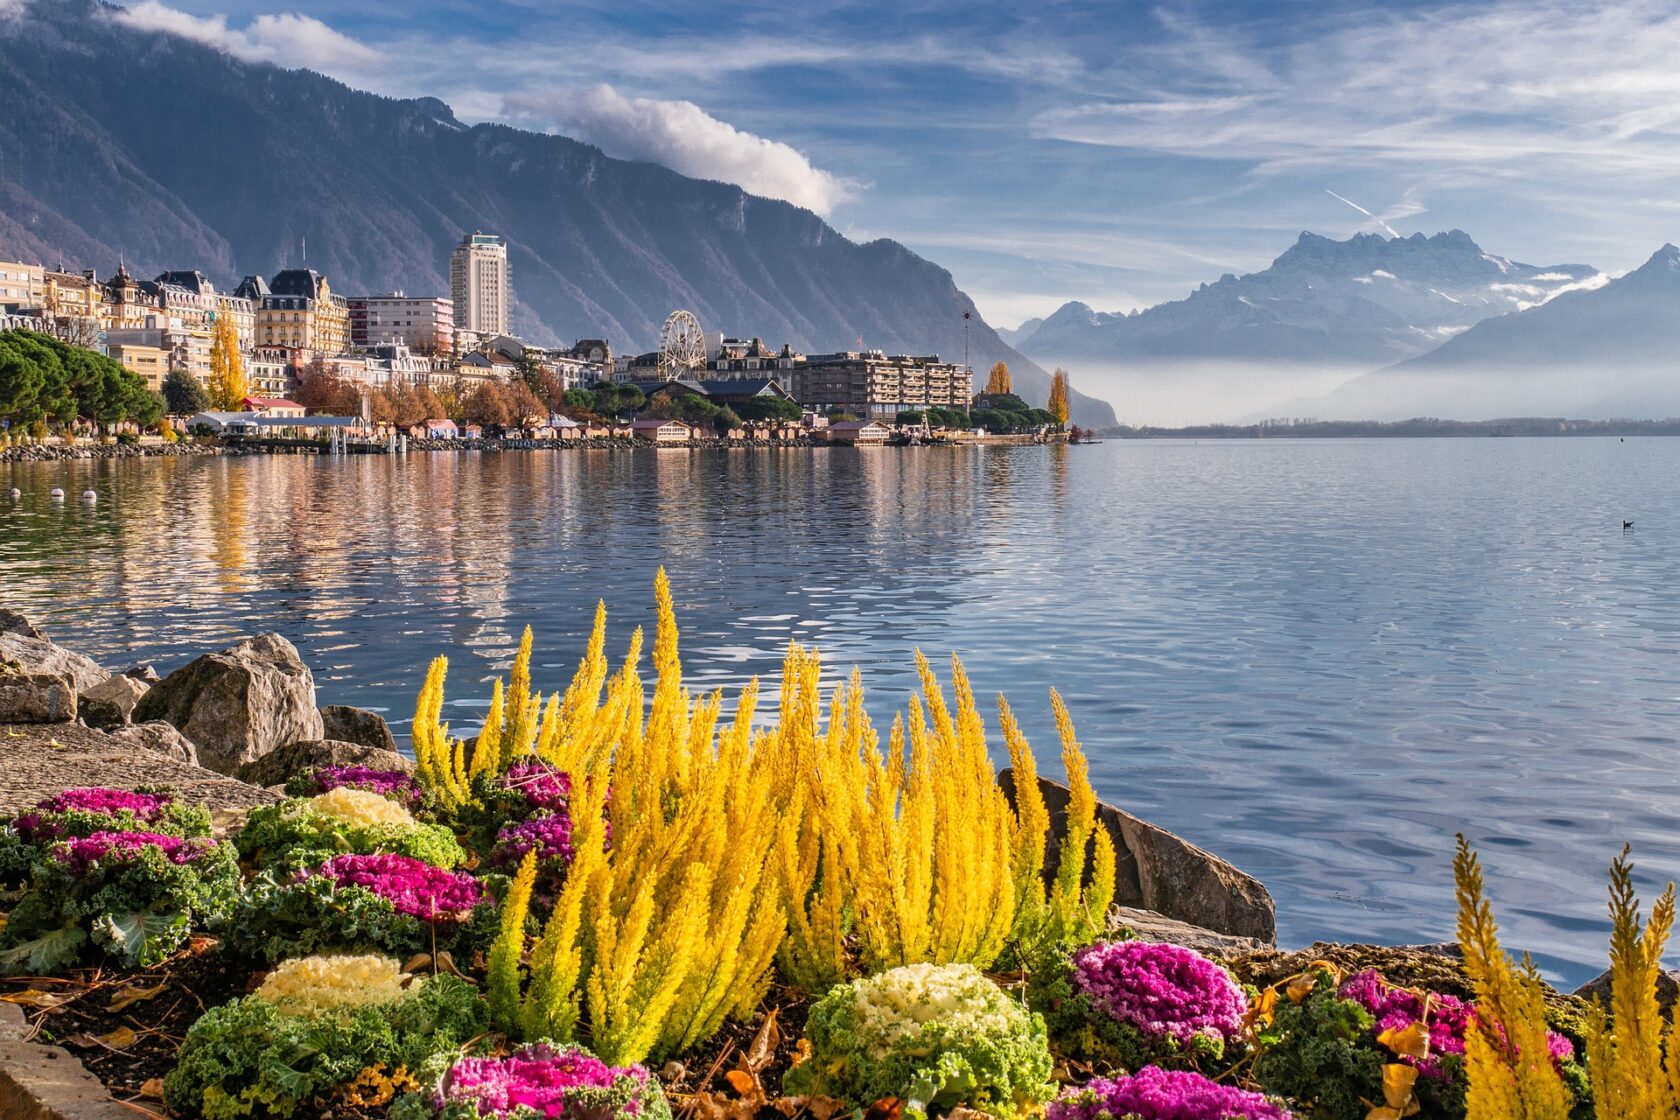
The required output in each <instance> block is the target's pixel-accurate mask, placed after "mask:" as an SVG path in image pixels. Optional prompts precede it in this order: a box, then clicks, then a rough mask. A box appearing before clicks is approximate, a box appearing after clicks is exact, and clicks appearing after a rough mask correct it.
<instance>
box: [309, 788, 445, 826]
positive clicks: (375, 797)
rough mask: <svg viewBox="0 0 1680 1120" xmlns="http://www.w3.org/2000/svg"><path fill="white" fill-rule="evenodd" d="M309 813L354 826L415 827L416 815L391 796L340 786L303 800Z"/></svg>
mask: <svg viewBox="0 0 1680 1120" xmlns="http://www.w3.org/2000/svg"><path fill="white" fill-rule="evenodd" d="M302 808H303V809H304V811H306V812H311V813H317V814H319V815H321V816H324V817H331V818H332V819H333V820H336V821H343V822H344V823H345V824H351V825H390V826H392V827H394V828H413V827H414V826H415V824H416V823H418V822H416V821H415V819H414V814H412V813H410V812H409V811H408V810H407V809H405V808H403V807H402V806H401V805H398V804H397V803H396V802H395V801H392V800H391V799H390V798H388V797H381V796H380V795H379V794H377V793H370V792H368V791H367V790H365V789H351V788H350V787H349V786H339V787H338V788H337V789H330V790H328V791H327V792H326V793H322V794H317V795H316V796H314V797H311V798H310V799H309V800H307V801H305V802H304V803H303V806H302Z"/></svg>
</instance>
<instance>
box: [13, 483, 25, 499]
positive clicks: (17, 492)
mask: <svg viewBox="0 0 1680 1120" xmlns="http://www.w3.org/2000/svg"><path fill="white" fill-rule="evenodd" d="M21 497H23V491H22V490H19V489H18V488H17V487H16V486H14V487H12V501H14V502H15V501H17V500H18V499H19V498H21Z"/></svg>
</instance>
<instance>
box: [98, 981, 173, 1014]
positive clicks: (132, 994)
mask: <svg viewBox="0 0 1680 1120" xmlns="http://www.w3.org/2000/svg"><path fill="white" fill-rule="evenodd" d="M166 987H168V985H167V984H159V985H158V986H157V987H155V988H142V987H139V986H137V985H133V984H130V985H128V986H127V987H122V988H118V989H117V990H116V993H115V994H114V995H112V996H111V1002H110V1003H108V1004H106V1005H105V1010H107V1011H121V1010H122V1009H123V1008H125V1007H128V1006H129V1005H131V1004H136V1003H140V1002H141V1001H143V1000H148V999H153V998H155V997H157V996H160V995H162V994H163V990H164V989H165V988H166Z"/></svg>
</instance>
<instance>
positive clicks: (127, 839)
mask: <svg viewBox="0 0 1680 1120" xmlns="http://www.w3.org/2000/svg"><path fill="white" fill-rule="evenodd" d="M147 848H156V849H157V850H158V851H160V852H162V853H163V854H164V855H165V856H167V857H169V861H170V862H171V863H191V862H192V861H193V860H195V859H197V858H198V857H199V856H201V855H203V854H204V853H205V851H206V850H207V848H208V845H207V843H206V842H203V841H193V840H183V839H181V838H180V837H179V836H164V835H163V834H161V833H157V832H95V833H94V834H92V835H91V836H84V837H82V838H80V839H77V840H67V841H65V842H64V843H61V844H58V845H57V846H55V847H54V848H53V857H54V858H55V859H57V860H58V861H59V862H60V863H62V864H64V865H65V866H66V867H68V868H69V869H70V870H71V872H72V873H73V874H76V875H83V874H85V873H86V872H87V870H88V869H89V868H90V867H92V866H93V865H94V864H95V863H97V862H99V861H100V860H106V859H109V860H125V859H132V858H134V857H135V856H137V855H139V854H140V853H141V852H142V851H144V850H145V849H147Z"/></svg>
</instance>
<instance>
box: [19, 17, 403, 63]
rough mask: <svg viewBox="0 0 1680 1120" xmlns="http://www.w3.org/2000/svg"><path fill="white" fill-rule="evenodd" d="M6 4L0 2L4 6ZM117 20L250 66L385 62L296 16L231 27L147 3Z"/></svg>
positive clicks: (324, 27) (217, 19) (220, 20)
mask: <svg viewBox="0 0 1680 1120" xmlns="http://www.w3.org/2000/svg"><path fill="white" fill-rule="evenodd" d="M5 2H7V0H0V4H3V3H5ZM112 18H113V19H115V20H116V21H117V22H118V23H122V24H126V25H127V26H129V27H134V28H138V29H140V30H142V31H162V32H165V33H166V34H170V35H179V36H181V37H182V38H184V39H191V40H193V41H194V42H198V43H203V44H204V45H205V46H208V47H214V48H216V49H217V50H219V51H223V52H226V53H227V54H231V55H233V56H234V57H235V58H241V59H244V60H246V61H247V62H272V63H275V64H277V65H280V66H291V67H307V68H309V69H311V70H319V71H323V72H334V71H341V70H346V69H351V70H353V69H355V68H357V67H369V66H377V65H378V64H379V63H380V62H382V61H383V56H381V55H380V53H379V52H378V51H376V50H374V49H373V48H372V47H368V46H365V45H363V44H361V43H358V42H357V41H356V40H354V39H352V38H350V37H349V36H348V35H345V34H343V33H342V32H338V31H334V30H333V29H332V28H330V27H328V26H327V25H326V24H324V23H322V22H321V21H320V20H318V19H315V18H313V17H311V16H305V15H298V14H297V13H295V12H284V13H281V14H279V15H262V16H258V17H257V18H256V19H254V20H252V21H251V22H250V23H249V24H247V25H246V26H245V27H244V28H232V27H229V26H228V21H227V17H226V16H222V15H216V16H205V17H200V16H195V15H192V14H191V13H188V12H183V11H179V10H178V9H175V8H171V7H169V6H168V5H166V4H162V3H159V2H158V0H142V2H141V3H139V4H136V5H135V6H134V7H132V8H121V9H118V10H117V11H116V12H114V13H113V14H112Z"/></svg>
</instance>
